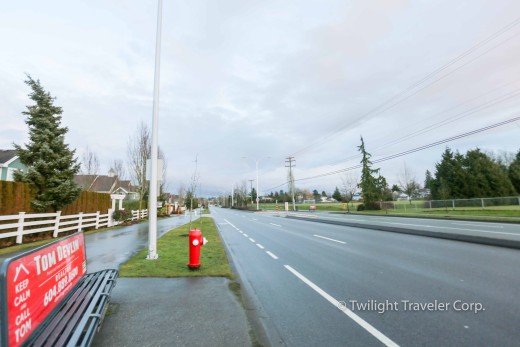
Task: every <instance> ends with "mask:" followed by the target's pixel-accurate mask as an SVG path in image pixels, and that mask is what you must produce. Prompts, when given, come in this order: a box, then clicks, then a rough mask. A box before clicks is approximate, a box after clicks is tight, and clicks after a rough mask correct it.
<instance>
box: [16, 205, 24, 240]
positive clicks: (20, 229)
mask: <svg viewBox="0 0 520 347" xmlns="http://www.w3.org/2000/svg"><path fill="white" fill-rule="evenodd" d="M24 219H25V212H20V213H19V214H18V235H16V243H18V244H20V243H22V240H23V223H24Z"/></svg>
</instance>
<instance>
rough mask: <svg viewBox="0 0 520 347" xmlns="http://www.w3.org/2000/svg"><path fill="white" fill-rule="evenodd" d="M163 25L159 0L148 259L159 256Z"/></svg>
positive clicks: (160, 1)
mask: <svg viewBox="0 0 520 347" xmlns="http://www.w3.org/2000/svg"><path fill="white" fill-rule="evenodd" d="M161 26H162V0H158V8H157V37H156V41H155V74H154V86H153V116H152V149H151V152H152V153H151V154H152V158H151V170H150V196H149V203H148V206H149V211H148V218H149V228H148V256H147V257H146V259H150V260H154V259H157V258H159V255H158V254H157V188H158V186H157V176H158V165H157V159H158V154H159V145H158V140H157V132H158V128H159V127H158V122H159V119H158V118H159V85H160V83H159V80H160V78H159V77H160V66H161Z"/></svg>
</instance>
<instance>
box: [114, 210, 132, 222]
mask: <svg viewBox="0 0 520 347" xmlns="http://www.w3.org/2000/svg"><path fill="white" fill-rule="evenodd" d="M112 218H114V220H116V221H118V222H124V221H127V220H129V219H131V218H132V212H130V211H127V210H117V211H114V213H113V214H112Z"/></svg>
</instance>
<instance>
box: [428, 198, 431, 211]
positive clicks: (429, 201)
mask: <svg viewBox="0 0 520 347" xmlns="http://www.w3.org/2000/svg"><path fill="white" fill-rule="evenodd" d="M428 203H429V204H430V210H431V209H432V201H431V200H430V201H428Z"/></svg>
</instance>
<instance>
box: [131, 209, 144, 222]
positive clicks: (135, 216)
mask: <svg viewBox="0 0 520 347" xmlns="http://www.w3.org/2000/svg"><path fill="white" fill-rule="evenodd" d="M139 215H141V216H139ZM146 217H148V210H141V211H139V210H135V211H134V210H132V220H137V219H143V218H146Z"/></svg>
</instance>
